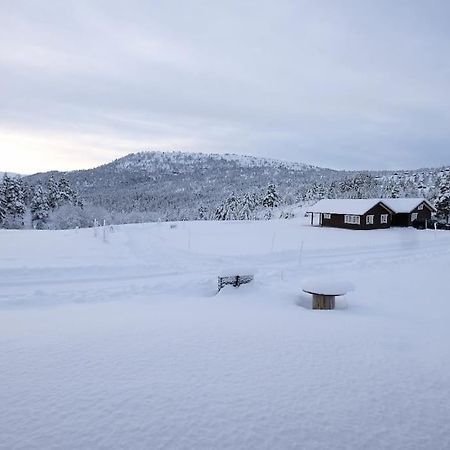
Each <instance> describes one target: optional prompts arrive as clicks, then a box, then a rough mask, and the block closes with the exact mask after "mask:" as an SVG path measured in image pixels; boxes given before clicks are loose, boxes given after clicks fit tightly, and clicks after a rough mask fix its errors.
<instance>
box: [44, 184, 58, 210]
mask: <svg viewBox="0 0 450 450" xmlns="http://www.w3.org/2000/svg"><path fill="white" fill-rule="evenodd" d="M47 202H48V206H49V207H50V209H52V210H53V209H56V208H58V207H59V206H60V204H61V195H60V192H59V186H58V183H57V182H56V181H55V179H54V178H53V176H51V177H50V178H49V180H48V181H47Z"/></svg>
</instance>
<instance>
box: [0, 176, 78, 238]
mask: <svg viewBox="0 0 450 450" xmlns="http://www.w3.org/2000/svg"><path fill="white" fill-rule="evenodd" d="M69 207H70V209H73V210H77V209H78V210H82V209H83V207H84V205H83V201H82V199H81V198H80V196H79V195H78V193H77V192H76V191H75V190H74V189H73V188H72V187H71V186H70V183H69V182H68V180H67V179H66V178H64V177H61V178H60V179H59V180H55V179H54V178H53V177H50V178H49V179H48V181H47V182H46V183H45V184H37V185H35V186H30V185H29V184H28V183H26V182H25V181H24V180H23V179H22V178H21V177H12V176H9V175H8V174H5V175H4V176H3V179H2V180H1V182H0V227H1V228H10V229H21V228H37V229H45V228H61V223H60V218H61V212H64V210H63V211H61V209H62V208H65V210H66V212H67V209H68V208H69Z"/></svg>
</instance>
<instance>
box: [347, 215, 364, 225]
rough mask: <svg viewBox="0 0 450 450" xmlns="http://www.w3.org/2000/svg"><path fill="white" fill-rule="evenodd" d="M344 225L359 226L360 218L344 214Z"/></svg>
mask: <svg viewBox="0 0 450 450" xmlns="http://www.w3.org/2000/svg"><path fill="white" fill-rule="evenodd" d="M344 223H350V224H352V225H360V224H361V217H360V216H355V215H352V214H345V216H344Z"/></svg>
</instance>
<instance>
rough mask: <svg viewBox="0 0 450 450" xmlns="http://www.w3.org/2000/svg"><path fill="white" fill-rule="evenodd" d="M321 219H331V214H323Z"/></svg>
mask: <svg viewBox="0 0 450 450" xmlns="http://www.w3.org/2000/svg"><path fill="white" fill-rule="evenodd" d="M323 218H324V219H331V214H327V213H325V214H324V215H323Z"/></svg>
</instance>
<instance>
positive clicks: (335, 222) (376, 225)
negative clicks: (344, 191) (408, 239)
mask: <svg viewBox="0 0 450 450" xmlns="http://www.w3.org/2000/svg"><path fill="white" fill-rule="evenodd" d="M382 214H388V222H387V223H381V215H382ZM330 215H331V217H330V219H326V218H325V217H324V214H322V226H324V227H333V228H345V229H348V230H377V229H384V228H390V226H391V222H392V215H391V213H390V212H389V211H388V210H386V209H385V208H384V207H383V206H382V205H376V206H375V207H373V208H372V209H370V210H369V211H367V213H366V214H364V215H361V216H360V217H361V223H360V224H359V225H358V224H352V223H345V221H344V218H345V214H330ZM368 215H373V216H374V217H373V224H369V225H368V224H367V223H366V220H367V219H366V217H367V216H368Z"/></svg>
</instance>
